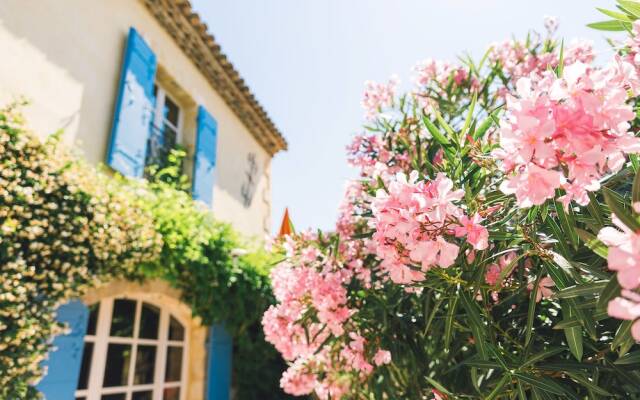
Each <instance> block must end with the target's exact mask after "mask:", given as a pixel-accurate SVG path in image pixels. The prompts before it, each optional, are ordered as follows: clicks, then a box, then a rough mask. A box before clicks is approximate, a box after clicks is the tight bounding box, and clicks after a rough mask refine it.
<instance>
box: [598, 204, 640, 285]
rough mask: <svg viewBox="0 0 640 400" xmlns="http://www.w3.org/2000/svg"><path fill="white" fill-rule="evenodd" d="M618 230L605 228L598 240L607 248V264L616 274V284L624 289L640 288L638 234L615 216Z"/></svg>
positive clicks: (639, 246) (614, 220) (639, 237)
mask: <svg viewBox="0 0 640 400" xmlns="http://www.w3.org/2000/svg"><path fill="white" fill-rule="evenodd" d="M612 220H613V222H614V224H616V226H618V228H620V230H619V229H616V228H613V227H605V228H602V229H601V230H600V233H599V234H598V239H600V240H601V241H602V242H603V243H605V244H606V245H607V246H609V253H608V255H607V263H608V265H609V269H611V270H613V271H616V272H617V278H618V282H619V283H620V286H622V287H623V288H624V289H635V288H637V287H639V286H640V234H638V233H635V232H633V231H631V230H630V229H629V228H627V227H626V226H625V225H624V224H623V223H622V222H621V221H620V220H619V219H618V218H615V216H614V217H613V218H612Z"/></svg>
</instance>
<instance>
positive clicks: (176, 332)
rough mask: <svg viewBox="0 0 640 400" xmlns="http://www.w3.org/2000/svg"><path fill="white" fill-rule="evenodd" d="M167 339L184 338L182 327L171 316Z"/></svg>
mask: <svg viewBox="0 0 640 400" xmlns="http://www.w3.org/2000/svg"><path fill="white" fill-rule="evenodd" d="M169 340H184V327H183V326H182V324H181V323H180V322H178V320H177V319H175V318H173V316H172V317H171V319H170V320H169Z"/></svg>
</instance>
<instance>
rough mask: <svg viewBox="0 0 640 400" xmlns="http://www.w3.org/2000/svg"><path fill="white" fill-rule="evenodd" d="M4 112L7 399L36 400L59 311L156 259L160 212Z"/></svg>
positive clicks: (0, 369)
mask: <svg viewBox="0 0 640 400" xmlns="http://www.w3.org/2000/svg"><path fill="white" fill-rule="evenodd" d="M116 187H117V185H115V183H114V182H112V181H111V180H109V179H107V178H106V176H104V175H101V174H97V173H95V171H93V170H91V169H87V168H86V167H85V166H84V165H83V164H82V163H81V162H79V161H77V160H75V159H73V158H71V157H69V156H68V155H67V154H65V153H64V152H60V151H56V149H55V146H54V143H49V144H48V145H47V146H43V145H42V144H40V143H39V142H38V141H37V140H36V139H35V138H34V137H33V136H32V135H31V134H29V133H28V132H25V131H24V128H23V122H22V120H21V119H20V118H19V117H18V116H17V115H16V114H15V113H13V112H12V111H11V110H8V111H3V112H0V265H1V266H2V273H1V274H0V287H1V288H2V289H1V291H0V398H1V399H21V398H29V399H31V398H34V397H35V396H36V393H35V389H34V388H33V387H32V386H31V383H32V382H35V381H37V380H38V379H39V377H40V376H41V373H42V371H41V370H40V368H39V363H40V362H41V361H42V360H43V358H44V356H45V355H46V353H47V352H48V350H49V343H48V341H49V339H50V337H51V336H53V335H55V334H58V333H60V332H61V331H62V329H63V327H62V326H59V324H58V323H56V322H55V318H54V310H55V308H56V307H57V305H58V304H60V303H61V302H63V301H64V300H65V299H68V298H71V297H76V296H79V295H81V294H82V293H84V291H85V290H86V289H87V288H88V287H90V286H91V285H94V284H95V283H97V282H98V281H104V280H107V279H109V278H111V277H113V276H130V275H133V271H134V267H135V266H136V265H137V264H139V263H143V262H148V261H150V260H152V259H154V258H156V257H157V256H158V254H159V249H160V240H161V238H160V237H159V236H158V235H157V234H156V232H155V231H154V230H153V229H152V216H151V215H150V214H148V213H145V212H138V210H136V209H135V207H134V204H133V202H132V201H130V198H129V196H128V193H126V192H122V191H119V190H115V189H116Z"/></svg>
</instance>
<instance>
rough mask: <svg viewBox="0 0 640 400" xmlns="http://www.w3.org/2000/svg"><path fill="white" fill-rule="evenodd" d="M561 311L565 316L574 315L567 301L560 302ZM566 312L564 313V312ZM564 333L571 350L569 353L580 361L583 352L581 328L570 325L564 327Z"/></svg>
mask: <svg viewBox="0 0 640 400" xmlns="http://www.w3.org/2000/svg"><path fill="white" fill-rule="evenodd" d="M561 305H562V312H563V314H564V315H565V317H566V318H571V317H574V316H576V310H574V309H573V307H572V306H571V305H570V304H568V303H567V302H563V303H561ZM565 313H566V314H565ZM564 335H565V337H566V338H567V344H568V345H569V350H571V354H573V356H574V357H575V358H576V360H578V361H582V354H583V346H582V329H581V328H580V327H571V328H565V329H564Z"/></svg>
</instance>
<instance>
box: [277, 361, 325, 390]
mask: <svg viewBox="0 0 640 400" xmlns="http://www.w3.org/2000/svg"><path fill="white" fill-rule="evenodd" d="M304 361H305V360H303V359H299V360H297V361H296V362H295V363H294V364H293V365H292V366H291V367H289V369H287V370H286V371H285V372H284V373H283V374H282V378H281V379H280V387H281V388H282V389H283V390H284V391H285V392H286V393H289V394H291V395H294V396H304V395H306V394H311V393H312V392H313V389H314V387H315V384H316V377H315V375H314V374H312V373H309V372H306V371H305V365H304Z"/></svg>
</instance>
